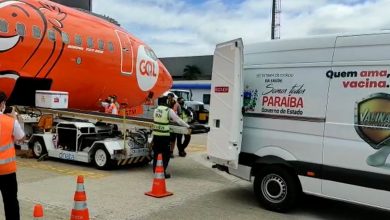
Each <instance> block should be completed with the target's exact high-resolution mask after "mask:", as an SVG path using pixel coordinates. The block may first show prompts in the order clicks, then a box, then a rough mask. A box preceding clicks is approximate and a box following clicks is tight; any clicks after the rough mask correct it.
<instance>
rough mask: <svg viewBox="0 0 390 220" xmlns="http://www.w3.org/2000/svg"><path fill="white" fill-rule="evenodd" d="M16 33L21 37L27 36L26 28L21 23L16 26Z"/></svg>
mask: <svg viewBox="0 0 390 220" xmlns="http://www.w3.org/2000/svg"><path fill="white" fill-rule="evenodd" d="M16 32H17V33H18V35H19V36H25V35H26V26H24V24H21V23H17V24H16Z"/></svg>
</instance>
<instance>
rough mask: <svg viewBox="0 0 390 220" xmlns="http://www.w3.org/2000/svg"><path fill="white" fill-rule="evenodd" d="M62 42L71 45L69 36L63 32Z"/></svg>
mask: <svg viewBox="0 0 390 220" xmlns="http://www.w3.org/2000/svg"><path fill="white" fill-rule="evenodd" d="M62 42H64V43H65V44H69V35H68V34H67V33H65V32H62Z"/></svg>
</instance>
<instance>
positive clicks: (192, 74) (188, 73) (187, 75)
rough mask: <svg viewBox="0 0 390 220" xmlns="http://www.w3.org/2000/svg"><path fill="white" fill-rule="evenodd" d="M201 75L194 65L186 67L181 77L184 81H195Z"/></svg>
mask: <svg viewBox="0 0 390 220" xmlns="http://www.w3.org/2000/svg"><path fill="white" fill-rule="evenodd" d="M201 74H202V72H201V71H200V69H199V67H197V66H195V65H186V66H185V67H184V70H183V77H184V79H186V80H197V79H198V78H199V76H200V75H201Z"/></svg>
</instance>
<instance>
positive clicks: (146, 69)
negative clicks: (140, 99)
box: [136, 45, 159, 91]
mask: <svg viewBox="0 0 390 220" xmlns="http://www.w3.org/2000/svg"><path fill="white" fill-rule="evenodd" d="M148 50H149V49H147V48H145V46H143V45H140V46H139V47H138V55H137V67H136V68H137V81H138V86H139V88H140V89H141V90H142V91H149V90H151V89H152V88H153V87H154V85H155V84H156V82H157V79H158V74H159V67H158V62H157V59H156V60H154V59H153V58H152V57H151V52H149V51H148Z"/></svg>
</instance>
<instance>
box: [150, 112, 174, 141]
mask: <svg viewBox="0 0 390 220" xmlns="http://www.w3.org/2000/svg"><path fill="white" fill-rule="evenodd" d="M153 121H154V124H153V133H152V134H153V135H156V136H169V135H170V134H169V108H168V107H165V106H158V107H157V108H156V109H155V110H154V114H153Z"/></svg>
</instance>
